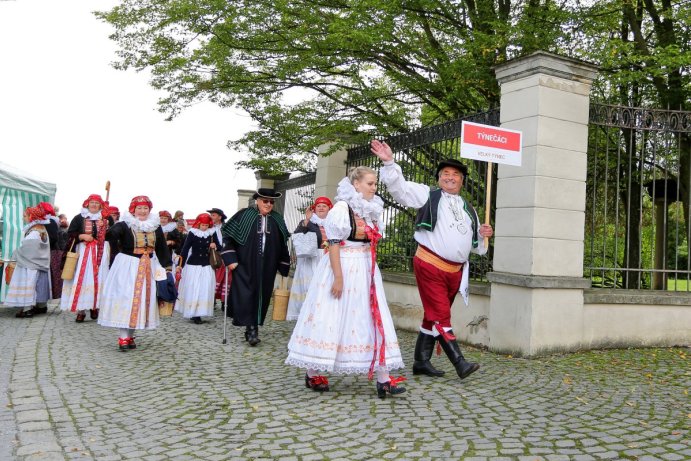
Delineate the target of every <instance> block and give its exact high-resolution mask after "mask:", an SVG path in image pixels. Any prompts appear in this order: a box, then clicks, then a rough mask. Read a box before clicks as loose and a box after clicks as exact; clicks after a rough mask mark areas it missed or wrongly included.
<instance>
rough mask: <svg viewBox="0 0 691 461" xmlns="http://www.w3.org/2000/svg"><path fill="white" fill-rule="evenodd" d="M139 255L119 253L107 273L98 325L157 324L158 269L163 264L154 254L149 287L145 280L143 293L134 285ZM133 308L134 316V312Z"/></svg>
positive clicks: (152, 326)
mask: <svg viewBox="0 0 691 461" xmlns="http://www.w3.org/2000/svg"><path fill="white" fill-rule="evenodd" d="M139 262H140V260H139V258H135V257H134V256H128V255H126V254H123V253H118V255H117V256H116V257H115V260H114V261H113V265H112V266H111V268H110V271H109V272H108V278H106V280H105V283H104V286H103V291H102V292H101V295H100V296H99V303H98V304H99V307H100V309H101V312H100V313H99V315H98V324H99V325H103V326H104V327H116V328H135V329H140V330H153V329H155V328H156V327H158V324H159V316H158V303H157V302H156V279H155V277H154V274H155V272H156V268H158V267H160V264H159V262H158V259H157V258H156V255H152V256H151V268H150V270H149V271H150V273H151V278H150V283H151V285H150V286H149V289H148V290H147V287H146V282H144V283H142V286H141V292H139V293H137V291H136V290H135V288H136V287H135V285H136V281H137V271H138V269H139ZM133 311H134V315H133Z"/></svg>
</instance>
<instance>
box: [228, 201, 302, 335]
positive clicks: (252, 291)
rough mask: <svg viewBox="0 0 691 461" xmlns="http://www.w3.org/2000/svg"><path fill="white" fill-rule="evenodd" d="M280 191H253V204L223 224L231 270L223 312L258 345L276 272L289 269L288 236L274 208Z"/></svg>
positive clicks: (283, 273) (286, 274)
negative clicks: (254, 204) (230, 281)
mask: <svg viewBox="0 0 691 461" xmlns="http://www.w3.org/2000/svg"><path fill="white" fill-rule="evenodd" d="M281 195H282V194H281V193H279V192H276V191H274V190H273V189H265V188H260V189H259V190H257V192H255V193H254V195H253V197H252V198H254V199H255V201H256V207H248V208H244V209H242V210H240V211H238V212H237V213H235V215H233V217H232V218H230V220H229V221H228V222H227V223H225V224H224V225H223V227H222V229H221V231H222V233H223V251H222V252H221V255H222V257H223V261H224V263H225V264H226V265H227V266H229V267H230V269H231V270H232V271H233V283H232V284H231V286H230V292H229V293H228V300H227V306H226V312H227V315H228V316H229V317H232V318H233V325H236V326H244V327H245V340H246V341H247V342H248V343H249V345H250V346H256V345H257V344H259V342H260V340H259V325H263V324H264V319H265V318H266V313H267V311H268V308H269V301H271V292H272V291H273V287H274V281H275V279H276V272H279V273H280V274H281V275H282V276H284V277H287V276H288V271H289V269H290V255H289V254H288V244H287V241H288V237H289V236H290V233H289V232H288V229H287V228H286V224H285V221H284V220H283V217H282V216H281V215H280V214H278V213H277V212H275V211H273V207H274V203H275V201H276V199H278V198H279V197H281Z"/></svg>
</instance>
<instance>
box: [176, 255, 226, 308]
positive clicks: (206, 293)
mask: <svg viewBox="0 0 691 461" xmlns="http://www.w3.org/2000/svg"><path fill="white" fill-rule="evenodd" d="M215 289H216V272H215V271H214V270H213V269H212V268H211V266H195V265H192V264H186V265H185V267H183V268H182V277H181V278H180V286H179V287H178V299H177V301H176V302H175V311H176V312H180V313H181V314H182V316H183V317H184V318H186V319H189V318H192V317H213V316H214V291H215Z"/></svg>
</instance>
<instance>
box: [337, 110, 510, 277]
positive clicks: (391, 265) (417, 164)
mask: <svg viewBox="0 0 691 461" xmlns="http://www.w3.org/2000/svg"><path fill="white" fill-rule="evenodd" d="M464 120H467V121H471V122H476V123H483V124H486V125H493V126H499V109H493V110H491V111H488V112H482V113H478V114H474V115H471V116H467V117H464V118H459V119H457V120H452V121H449V122H446V123H443V124H441V125H435V126H431V127H425V128H421V129H418V130H416V131H413V132H410V133H404V134H400V135H396V136H391V137H389V138H386V142H387V143H388V144H389V145H390V146H391V148H392V149H393V151H394V159H395V160H396V163H398V164H399V165H400V166H401V169H402V170H403V175H404V176H405V178H406V179H407V180H409V181H414V182H418V183H423V184H428V185H430V186H436V179H435V170H436V166H437V164H438V163H439V161H441V160H443V159H446V158H455V159H460V156H461V155H460V146H461V124H462V122H463V121H464ZM465 163H466V164H467V165H468V170H469V171H468V177H467V178H466V180H465V185H464V191H463V193H462V194H463V196H464V198H465V199H466V200H469V201H470V202H471V203H472V204H473V206H474V207H475V209H476V211H477V213H478V215H479V217H480V219H481V220H482V218H483V216H484V209H485V184H486V181H485V178H486V177H487V165H488V164H487V163H485V162H478V161H465ZM360 165H366V166H369V167H372V168H374V169H375V170H377V169H378V167H379V159H378V158H376V157H375V156H374V155H372V153H371V152H370V147H369V144H366V145H361V146H353V147H351V148H349V149H348V159H347V166H348V168H350V167H353V166H360ZM494 168H495V171H494V172H495V173H496V165H495V166H494ZM493 177H494V178H496V174H494V175H493ZM495 181H496V179H495ZM492 190H493V191H496V187H493V188H492ZM378 194H379V195H380V196H381V197H382V199H383V200H384V203H385V205H386V206H385V209H384V222H385V223H386V228H385V231H384V235H383V238H382V240H381V242H380V244H379V251H378V253H379V267H380V268H381V269H382V270H387V271H392V272H412V270H413V265H412V259H413V255H414V254H415V250H416V243H415V240H414V239H413V233H414V226H413V224H414V222H415V216H416V213H417V212H416V210H414V209H412V208H406V207H403V206H401V205H399V204H398V203H396V201H395V200H393V198H392V197H391V195H389V194H388V192H387V191H386V187H385V186H384V185H383V184H380V189H379V191H378ZM491 203H492V209H494V203H495V202H494V197H493V198H492V202H491ZM491 215H492V216H494V213H491ZM492 254H493V248H492V247H491V246H490V248H489V251H488V252H487V254H486V255H484V256H478V255H472V257H471V260H470V276H471V279H473V280H480V281H485V280H486V278H485V274H486V273H487V272H489V271H491V266H492Z"/></svg>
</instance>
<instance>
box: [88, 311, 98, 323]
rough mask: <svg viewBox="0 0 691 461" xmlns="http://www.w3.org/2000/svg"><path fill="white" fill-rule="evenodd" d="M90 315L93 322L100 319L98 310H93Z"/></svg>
mask: <svg viewBox="0 0 691 461" xmlns="http://www.w3.org/2000/svg"><path fill="white" fill-rule="evenodd" d="M89 314H90V315H91V320H96V319H97V318H98V309H91V311H89Z"/></svg>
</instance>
